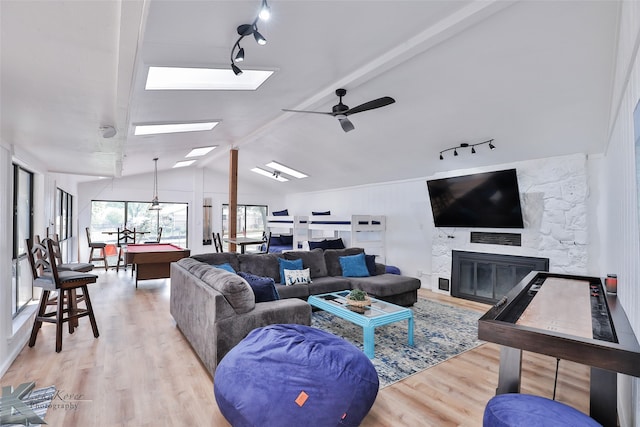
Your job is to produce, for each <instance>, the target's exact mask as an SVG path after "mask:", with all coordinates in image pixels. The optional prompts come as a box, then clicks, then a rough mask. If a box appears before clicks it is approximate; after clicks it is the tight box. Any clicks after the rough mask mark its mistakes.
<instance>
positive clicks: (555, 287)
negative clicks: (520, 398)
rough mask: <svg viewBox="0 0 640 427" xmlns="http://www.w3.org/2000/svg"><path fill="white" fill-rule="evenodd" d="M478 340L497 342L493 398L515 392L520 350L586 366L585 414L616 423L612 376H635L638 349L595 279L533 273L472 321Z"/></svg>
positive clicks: (639, 373) (610, 297) (613, 301)
mask: <svg viewBox="0 0 640 427" xmlns="http://www.w3.org/2000/svg"><path fill="white" fill-rule="evenodd" d="M478 338H480V339H481V340H485V341H490V342H494V343H497V344H502V346H503V347H502V349H501V353H500V371H499V379H498V388H497V389H496V394H502V393H518V392H519V391H520V369H521V365H522V350H526V351H532V352H535V353H540V354H546V355H549V356H553V357H556V358H558V359H565V360H571V361H574V362H577V363H582V364H585V365H588V366H591V385H590V389H591V390H590V414H591V417H592V418H594V419H595V420H596V421H598V422H599V423H601V424H602V425H603V426H605V427H608V426H616V425H617V424H616V423H617V412H616V409H617V372H620V373H623V374H627V375H632V376H635V377H640V345H638V341H637V339H636V337H635V335H634V333H633V330H632V328H631V325H630V324H629V320H628V319H627V316H626V314H625V312H624V309H623V308H622V306H621V305H620V303H619V302H618V300H617V297H616V296H615V295H609V294H606V292H605V290H604V287H603V286H602V282H601V280H600V278H598V277H585V276H573V275H565V274H554V273H547V272H540V271H533V272H531V273H530V274H529V275H527V276H526V277H525V278H524V279H523V280H522V281H521V282H520V283H518V284H517V285H516V286H515V287H514V288H513V289H512V290H511V291H510V292H509V293H508V294H507V295H506V296H505V297H504V298H503V299H502V300H500V301H499V302H498V303H497V304H496V305H494V306H493V307H492V308H491V309H490V310H489V311H488V312H487V313H486V314H485V315H484V316H482V317H481V318H480V320H479V321H478Z"/></svg>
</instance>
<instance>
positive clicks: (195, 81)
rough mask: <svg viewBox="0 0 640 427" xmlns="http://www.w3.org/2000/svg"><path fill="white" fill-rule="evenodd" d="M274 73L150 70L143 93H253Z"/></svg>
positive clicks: (222, 70) (211, 69)
mask: <svg viewBox="0 0 640 427" xmlns="http://www.w3.org/2000/svg"><path fill="white" fill-rule="evenodd" d="M272 74H273V71H267V70H243V73H242V74H240V75H237V76H236V75H235V74H234V72H233V71H231V69H229V68H224V69H222V68H179V67H149V72H148V74H147V84H146V86H145V89H146V90H256V89H258V88H259V87H260V85H262V83H264V82H265V81H266V80H267V79H268V78H269V77H271V75H272Z"/></svg>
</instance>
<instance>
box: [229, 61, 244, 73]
mask: <svg viewBox="0 0 640 427" xmlns="http://www.w3.org/2000/svg"><path fill="white" fill-rule="evenodd" d="M231 69H232V70H233V73H234V74H235V75H236V76H239V75H240V74H242V70H241V69H240V68H238V66H237V65H236V64H234V63H231Z"/></svg>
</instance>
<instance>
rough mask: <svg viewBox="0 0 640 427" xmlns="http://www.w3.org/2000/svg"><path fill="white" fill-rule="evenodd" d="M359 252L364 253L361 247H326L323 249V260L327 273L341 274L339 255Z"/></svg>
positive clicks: (332, 274) (330, 274)
mask: <svg viewBox="0 0 640 427" xmlns="http://www.w3.org/2000/svg"><path fill="white" fill-rule="evenodd" d="M361 253H364V249H362V248H347V249H326V250H325V251H324V262H325V263H326V264H327V274H328V275H329V276H342V266H340V257H342V256H349V255H357V254H361Z"/></svg>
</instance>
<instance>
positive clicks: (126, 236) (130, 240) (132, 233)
mask: <svg viewBox="0 0 640 427" xmlns="http://www.w3.org/2000/svg"><path fill="white" fill-rule="evenodd" d="M135 243H136V229H135V228H134V229H133V230H129V229H128V228H123V229H122V230H121V229H120V228H118V241H117V242H116V245H117V246H118V263H117V264H116V271H120V262H123V263H124V269H125V271H126V269H127V261H126V260H125V259H124V258H123V256H126V252H127V245H129V244H135Z"/></svg>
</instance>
